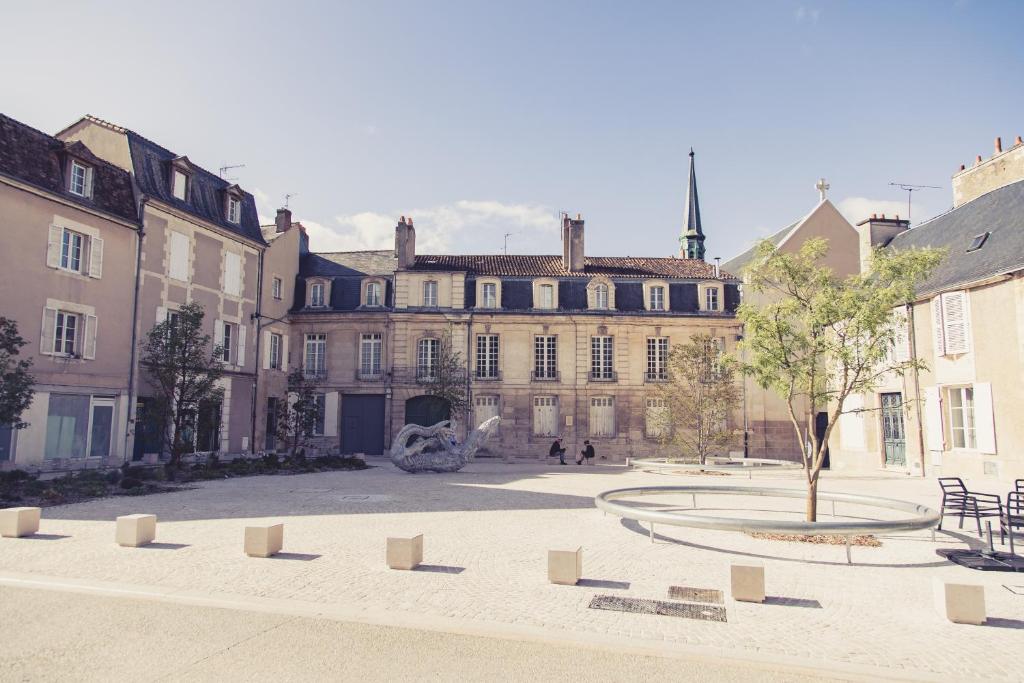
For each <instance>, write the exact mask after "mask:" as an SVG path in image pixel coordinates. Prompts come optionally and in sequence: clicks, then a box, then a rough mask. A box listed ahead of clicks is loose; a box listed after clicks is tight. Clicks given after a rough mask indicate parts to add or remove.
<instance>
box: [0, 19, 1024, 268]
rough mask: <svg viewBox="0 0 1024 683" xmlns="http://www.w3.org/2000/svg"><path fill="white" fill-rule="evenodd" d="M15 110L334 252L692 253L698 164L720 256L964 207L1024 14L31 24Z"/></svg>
mask: <svg viewBox="0 0 1024 683" xmlns="http://www.w3.org/2000/svg"><path fill="white" fill-rule="evenodd" d="M0 10H2V16H3V24H4V27H5V30H4V31H3V40H2V41H0V111H2V112H3V113H5V114H7V115H9V116H12V117H14V118H16V119H18V120H20V121H23V122H25V123H27V124H29V125H32V126H34V127H36V128H39V129H41V130H44V131H47V132H50V133H55V132H57V131H59V130H60V129H62V128H63V127H65V126H67V125H68V124H70V123H72V122H74V121H75V120H77V119H78V118H79V117H80V116H82V115H84V114H93V115H95V116H98V117H100V118H103V119H106V120H108V121H112V122H114V123H117V124H119V125H122V126H125V127H127V128H130V129H132V130H134V131H136V132H138V133H139V134H141V135H144V136H145V137H148V138H150V139H151V140H154V141H156V142H158V143H159V144H161V145H163V146H165V147H167V148H169V149H171V150H173V151H174V152H176V153H178V154H183V155H187V156H188V157H189V159H191V160H192V161H193V162H195V163H198V164H200V165H201V166H204V167H206V168H208V169H210V170H212V171H214V172H217V170H218V169H219V168H220V167H221V166H223V165H236V164H244V167H242V168H236V169H233V170H231V171H229V172H228V173H227V177H229V178H232V179H235V180H236V181H237V182H238V183H239V184H240V185H241V186H242V187H243V188H244V189H247V190H249V191H250V192H252V193H253V194H254V196H255V197H256V198H257V206H258V209H259V212H260V214H261V216H263V217H264V218H265V220H267V221H268V222H269V221H270V220H272V217H273V216H274V213H275V210H276V209H277V208H278V207H280V206H282V205H283V204H284V202H285V195H286V194H291V195H293V196H292V197H291V198H290V200H289V206H290V208H291V209H292V210H293V212H294V216H295V218H296V219H297V220H301V221H302V222H303V224H304V225H306V226H307V228H308V231H309V234H310V239H311V248H312V249H313V250H314V251H330V250H350V249H373V248H389V247H391V246H393V235H394V225H395V222H396V220H397V218H398V217H399V216H400V215H408V216H412V217H413V218H414V220H415V224H416V227H417V250H418V251H419V252H420V253H428V252H434V253H480V254H493V253H501V252H502V251H503V250H504V249H505V247H506V244H507V249H508V253H552V254H553V253H560V252H561V247H560V244H559V231H558V216H559V212H561V211H567V212H569V213H571V214H576V213H580V214H582V216H583V217H584V219H585V220H586V251H587V253H588V254H590V255H603V256H612V255H622V256H625V255H630V256H668V255H670V254H673V253H675V252H676V251H677V250H678V236H679V232H680V228H681V223H682V216H683V208H684V203H685V201H686V185H687V167H688V158H687V153H688V152H689V150H690V148H691V147H692V148H693V149H694V150H695V153H696V157H695V158H696V165H697V181H698V188H699V194H700V207H701V213H702V218H703V226H704V232H705V234H706V235H707V242H706V244H707V257H708V258H709V259H710V258H713V257H716V256H719V257H722V258H723V259H728V258H730V257H731V256H734V255H736V254H738V253H740V252H741V251H743V250H744V249H745V248H746V247H748V246H749V245H750V244H752V243H753V241H754V240H756V239H757V238H759V237H762V236H765V235H768V234H770V233H772V232H775V231H777V230H778V229H780V228H781V227H782V226H784V225H787V224H789V223H791V222H792V221H794V220H796V219H798V218H799V217H801V216H803V215H805V214H807V213H808V212H809V211H810V210H811V209H812V208H813V207H814V206H815V205H816V203H817V201H818V192H817V190H815V189H814V184H815V182H816V181H817V179H818V178H820V177H824V178H826V179H827V181H828V183H829V184H830V186H831V189H830V190H829V199H831V200H832V201H833V202H835V203H836V205H837V206H838V207H839V208H840V210H841V211H843V213H844V214H845V215H846V216H847V218H849V219H850V220H851V221H854V222H856V221H859V220H861V219H863V218H866V217H867V216H868V215H869V214H870V213H872V212H877V213H886V214H887V215H892V214H896V213H899V214H900V215H902V216H904V217H905V216H906V209H907V203H906V200H907V193H906V192H902V191H900V190H899V189H898V188H895V187H892V186H890V185H889V183H890V182H900V183H909V184H914V185H934V186H937V187H938V188H939V189H922V190H920V191H918V192H915V193H914V199H913V207H912V215H911V218H912V220H913V221H914V223H917V222H919V221H920V220H923V219H925V218H926V217H928V216H932V215H935V214H938V213H941V212H943V211H945V210H948V209H949V208H950V206H951V204H952V192H951V189H950V176H951V175H952V174H953V173H954V172H955V171H956V170H957V169H958V168H959V165H960V164H962V163H967V164H968V165H969V164H971V163H973V160H974V158H975V156H976V155H978V154H981V155H982V156H983V157H984V158H988V157H989V156H990V155H991V154H992V150H993V139H994V138H995V137H996V136H1002V139H1003V145H1004V147H1006V146H1009V145H1010V144H1012V141H1013V139H1014V138H1015V137H1016V136H1017V135H1024V88H1021V87H1020V84H1021V78H1022V75H1021V74H1022V73H1024V69H1022V67H1024V41H1021V40H1020V36H1019V30H1018V27H1020V26H1021V25H1022V22H1024V3H1020V2H1006V3H1002V2H995V1H990V2H980V1H977V0H929V1H922V2H913V1H909V0H906V1H900V2H870V1H863V2H848V3H843V2H824V1H822V2H809V1H794V2H787V1H779V2H771V1H767V0H766V1H761V2H715V3H708V2H699V3H698V2H692V3H687V2H664V3H662V2H624V1H623V2H599V1H594V2H553V1H551V0H547V1H541V2H530V1H527V0H517V2H513V3H498V2H485V1H482V0H481V1H477V2H446V1H444V0H434V1H432V2H390V1H386V0H378V1H376V2H370V1H367V2H323V3H317V2H303V1H302V0H291V1H289V2H246V3H230V2H215V3H214V2H192V1H191V0H179V1H178V2H174V3H151V2H102V3H99V2H82V1H79V2H57V1H52V2H38V3H29V2H14V1H12V0H0Z"/></svg>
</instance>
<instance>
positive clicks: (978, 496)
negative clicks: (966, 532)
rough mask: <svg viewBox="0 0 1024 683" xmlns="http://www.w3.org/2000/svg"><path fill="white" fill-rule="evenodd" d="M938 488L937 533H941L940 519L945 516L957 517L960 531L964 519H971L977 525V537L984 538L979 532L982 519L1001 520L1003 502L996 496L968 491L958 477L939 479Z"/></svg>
mask: <svg viewBox="0 0 1024 683" xmlns="http://www.w3.org/2000/svg"><path fill="white" fill-rule="evenodd" d="M939 486H941V487H942V506H941V508H940V513H939V514H940V517H939V531H942V518H943V517H945V516H946V515H956V516H957V517H959V518H960V526H959V527H958V528H960V529H963V528H964V517H972V518H974V521H975V522H977V524H978V537H979V538H984V537H985V535H984V534H983V533H982V531H981V519H982V517H995V518H997V519H1002V516H1003V501H1002V500H1000V498H999V496H997V495H996V494H994V493H980V492H978V491H968V490H967V487H966V486H964V482H963V479H961V478H960V477H939Z"/></svg>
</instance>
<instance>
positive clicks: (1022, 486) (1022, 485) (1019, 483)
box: [1013, 479, 1024, 493]
mask: <svg viewBox="0 0 1024 683" xmlns="http://www.w3.org/2000/svg"><path fill="white" fill-rule="evenodd" d="M1013 488H1014V489H1015V490H1016V491H1017V493H1024V479H1014V480H1013Z"/></svg>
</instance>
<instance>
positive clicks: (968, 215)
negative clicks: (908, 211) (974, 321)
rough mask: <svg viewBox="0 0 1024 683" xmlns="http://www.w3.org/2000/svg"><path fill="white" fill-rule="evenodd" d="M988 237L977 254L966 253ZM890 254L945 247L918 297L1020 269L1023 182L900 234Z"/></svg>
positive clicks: (1023, 240)
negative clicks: (976, 241)
mask: <svg viewBox="0 0 1024 683" xmlns="http://www.w3.org/2000/svg"><path fill="white" fill-rule="evenodd" d="M985 232H990V233H991V234H990V235H989V236H988V239H987V240H985V244H984V245H983V246H982V247H981V248H980V249H978V250H977V251H972V252H968V251H967V248H968V247H969V246H970V244H971V242H972V241H973V240H974V238H975V237H976V236H977V235H980V234H982V233H985ZM887 246H888V248H890V249H914V248H924V247H938V248H946V249H948V250H949V253H948V254H947V255H946V258H945V259H943V261H942V263H941V264H940V265H939V266H938V267H937V268H936V269H935V271H934V272H933V273H932V275H931V277H929V278H928V279H927V280H925V281H924V282H923V283H921V286H920V287H919V288H918V294H919V295H920V296H926V295H930V294H933V293H936V292H942V291H946V290H949V289H953V288H956V287H961V286H964V285H968V284H970V283H972V282H978V281H981V280H985V279H988V278H990V277H994V276H997V275H1003V274H1005V273H1012V272H1014V271H1018V270H1022V269H1024V180H1021V181H1018V182H1015V183H1012V184H1010V185H1006V186H1004V187H1001V188H999V189H996V190H992V191H991V192H989V193H987V194H983V195H981V196H980V197H978V198H977V199H974V200H972V201H970V202H968V203H966V204H962V205H961V206H958V207H957V208H955V209H952V210H951V211H948V212H947V213H944V214H942V215H939V216H936V217H935V218H932V219H930V220H928V221H925V222H924V223H921V224H920V225H917V226H915V227H913V228H911V229H910V230H907V231H905V232H902V233H900V234H899V235H897V236H896V237H894V238H893V239H892V241H891V242H889V244H888V245H887Z"/></svg>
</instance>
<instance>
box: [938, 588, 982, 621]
mask: <svg viewBox="0 0 1024 683" xmlns="http://www.w3.org/2000/svg"><path fill="white" fill-rule="evenodd" d="M932 588H933V590H934V595H935V609H936V610H938V612H939V614H941V615H942V616H943V618H945V619H948V620H950V621H952V622H953V623H954V624H976V625H980V624H984V623H985V587H984V586H979V585H977V584H967V583H948V582H946V581H943V580H942V579H940V578H938V577H935V578H934V579H932Z"/></svg>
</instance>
